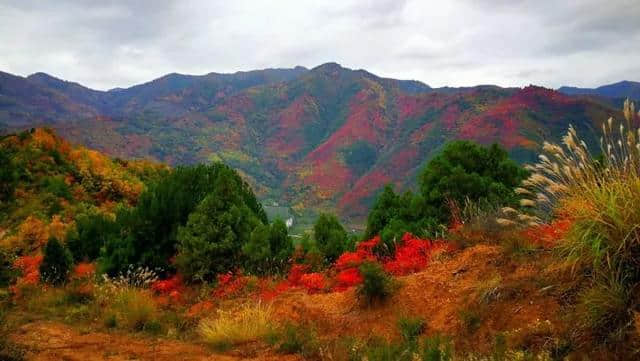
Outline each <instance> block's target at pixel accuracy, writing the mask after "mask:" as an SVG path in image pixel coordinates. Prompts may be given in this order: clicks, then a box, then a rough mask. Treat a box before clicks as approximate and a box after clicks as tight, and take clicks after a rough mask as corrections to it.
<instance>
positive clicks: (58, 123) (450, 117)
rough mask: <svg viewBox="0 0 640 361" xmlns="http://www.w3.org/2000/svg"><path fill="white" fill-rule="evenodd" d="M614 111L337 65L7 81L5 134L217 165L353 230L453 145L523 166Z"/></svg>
mask: <svg viewBox="0 0 640 361" xmlns="http://www.w3.org/2000/svg"><path fill="white" fill-rule="evenodd" d="M610 115H618V112H617V111H616V110H614V108H613V107H611V106H610V105H608V103H607V102H605V101H598V100H597V99H589V98H573V97H569V96H567V95H564V94H562V93H559V92H555V91H553V90H549V89H544V88H540V87H534V86H530V87H526V88H524V89H518V88H500V87H495V86H478V87H471V88H430V87H429V86H427V85H425V84H423V83H420V82H415V81H401V80H394V79H386V78H380V77H378V76H376V75H374V74H371V73H369V72H366V71H364V70H351V69H347V68H344V67H342V66H340V65H339V64H335V63H327V64H324V65H321V66H318V67H316V68H313V69H311V70H307V69H305V68H301V67H297V68H294V69H271V70H263V71H252V72H245V73H235V74H215V73H211V74H208V75H204V76H187V75H179V74H171V75H167V76H165V77H162V78H160V79H157V80H154V81H152V82H149V83H146V84H142V85H138V86H134V87H131V88H128V89H116V90H111V91H107V92H100V91H94V90H90V89H87V88H84V87H82V86H81V85H79V84H75V83H69V82H64V81H61V80H58V79H55V78H52V77H50V76H48V75H45V74H41V73H39V74H34V75H32V76H30V77H28V78H21V77H15V76H11V75H9V74H2V78H1V79H0V124H4V125H5V126H6V128H8V129H16V128H25V127H31V126H34V125H47V126H51V127H52V128H54V129H56V130H57V131H58V132H60V134H62V135H63V136H64V137H66V138H68V139H70V140H71V141H73V142H77V143H80V144H83V145H85V146H88V147H91V148H94V149H97V150H99V151H102V152H105V153H107V154H110V155H113V156H117V157H120V158H124V159H131V158H151V159H155V160H158V161H163V162H168V163H169V164H191V163H197V162H202V161H207V160H223V161H224V162H226V163H228V164H230V165H231V166H233V167H234V168H236V169H238V170H240V171H241V172H242V173H243V174H244V175H245V176H246V178H247V179H248V180H249V181H250V183H251V184H252V185H253V186H254V189H255V190H256V192H257V194H258V195H259V196H260V197H261V198H263V199H274V200H277V201H278V202H279V203H282V204H286V205H289V206H292V207H293V209H294V210H296V211H298V212H301V213H305V212H309V211H310V210H319V209H327V210H334V211H337V212H339V213H340V215H341V216H343V217H344V218H346V219H350V220H354V221H356V222H357V221H359V220H361V219H362V217H363V216H364V214H365V213H366V210H367V208H368V206H370V204H371V201H372V200H373V198H374V197H375V195H376V194H377V192H379V190H380V189H381V187H382V186H383V185H384V184H386V183H389V182H391V183H394V184H396V185H397V186H398V187H399V188H400V189H407V188H409V187H412V186H413V180H414V179H416V177H415V175H416V172H417V171H418V170H419V169H421V167H422V166H423V165H424V164H425V162H426V161H427V160H428V159H430V158H431V157H432V156H433V155H434V154H435V152H437V151H438V150H439V149H440V147H441V146H442V145H443V144H444V143H446V142H447V141H450V140H453V139H470V140H475V141H478V142H480V143H484V144H486V143H490V142H496V141H497V142H499V143H501V144H502V145H504V146H505V147H506V148H507V149H508V150H509V153H510V154H511V156H512V157H514V158H515V159H517V160H519V161H521V162H526V161H531V160H533V159H535V151H536V150H537V149H539V144H540V143H541V141H542V140H544V139H555V140H557V136H558V134H561V132H562V131H563V130H564V129H565V128H566V126H567V125H568V124H569V123H572V124H574V125H575V126H576V127H577V128H578V130H579V131H581V132H582V133H583V134H587V135H588V134H591V129H593V128H597V127H599V125H598V124H597V123H596V122H595V120H594V119H606V118H608V117H609V116H610ZM589 139H591V138H589ZM591 140H593V139H591Z"/></svg>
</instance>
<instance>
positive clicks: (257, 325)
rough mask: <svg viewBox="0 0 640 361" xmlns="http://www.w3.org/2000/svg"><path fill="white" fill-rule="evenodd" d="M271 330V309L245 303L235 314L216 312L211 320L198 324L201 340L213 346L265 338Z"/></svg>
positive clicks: (259, 304)
mask: <svg viewBox="0 0 640 361" xmlns="http://www.w3.org/2000/svg"><path fill="white" fill-rule="evenodd" d="M272 328H273V322H272V311H271V307H270V306H268V305H264V304H262V303H259V302H258V303H247V304H245V305H243V306H242V307H240V309H238V310H236V311H235V312H232V311H223V310H218V314H217V315H216V316H215V317H212V318H206V319H204V320H202V321H201V322H200V325H199V326H198V331H199V333H200V335H201V336H202V338H203V339H204V340H205V341H206V342H207V343H210V344H212V345H214V346H217V347H220V346H224V345H237V344H241V343H245V342H249V341H255V340H258V339H261V338H263V337H265V336H266V335H267V334H269V332H270V331H271V330H272Z"/></svg>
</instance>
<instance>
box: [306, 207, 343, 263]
mask: <svg viewBox="0 0 640 361" xmlns="http://www.w3.org/2000/svg"><path fill="white" fill-rule="evenodd" d="M313 234H314V238H315V243H316V246H317V247H318V249H319V250H320V252H322V254H323V255H324V257H325V259H326V260H327V261H328V262H330V263H331V262H334V261H335V260H336V259H337V258H338V257H339V256H340V255H341V254H342V253H343V252H344V251H345V250H347V244H348V236H347V231H345V229H344V227H343V226H342V224H340V221H339V220H338V218H336V216H334V215H333V214H326V213H322V214H320V217H318V219H317V220H316V223H315V224H314V226H313Z"/></svg>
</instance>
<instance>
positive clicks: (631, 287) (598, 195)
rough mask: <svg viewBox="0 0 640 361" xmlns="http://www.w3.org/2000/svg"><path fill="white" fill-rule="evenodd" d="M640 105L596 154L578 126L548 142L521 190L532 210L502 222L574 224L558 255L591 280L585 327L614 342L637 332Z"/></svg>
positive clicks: (583, 297) (607, 131) (614, 125)
mask: <svg viewBox="0 0 640 361" xmlns="http://www.w3.org/2000/svg"><path fill="white" fill-rule="evenodd" d="M638 118H639V116H638V114H636V112H635V108H634V104H633V103H631V102H629V101H628V100H627V101H626V102H625V103H624V120H623V121H622V122H617V121H616V120H614V119H613V118H609V119H608V120H607V121H606V122H604V123H603V124H602V127H601V130H602V136H601V138H600V145H601V147H600V148H601V149H600V153H601V154H600V155H598V156H594V153H592V152H591V151H590V150H589V149H588V147H587V145H586V143H585V142H584V141H583V140H582V139H581V138H580V136H579V135H578V133H577V131H576V130H575V128H573V127H572V126H570V127H569V130H568V132H567V134H566V135H565V136H564V137H563V139H562V145H558V144H551V143H545V144H544V147H543V150H544V153H543V154H541V155H540V157H539V158H540V160H539V162H538V163H537V164H535V165H531V166H528V169H529V170H530V171H532V174H531V176H530V177H529V178H528V179H527V180H525V181H524V182H523V184H522V187H521V188H518V189H517V190H516V192H517V193H519V194H520V195H522V196H523V199H522V201H521V206H522V207H524V208H529V209H530V210H531V212H526V213H517V212H513V210H511V209H509V210H506V211H507V212H506V213H508V214H509V216H508V217H505V219H503V220H502V221H501V222H502V223H504V224H507V223H508V222H512V223H513V222H520V223H526V224H530V225H534V224H539V223H540V222H543V220H544V219H548V218H549V217H563V218H567V219H570V220H571V221H572V225H571V227H570V229H569V232H568V234H567V235H566V236H565V237H564V240H562V241H561V242H559V244H558V245H557V247H556V248H557V251H558V253H559V254H560V255H561V256H562V258H563V259H564V260H565V261H566V262H567V263H568V264H569V265H570V266H571V267H572V269H573V270H574V271H575V275H578V276H584V278H585V284H586V286H585V287H584V288H583V290H582V292H581V294H580V295H579V297H578V305H577V307H576V311H577V315H578V317H579V318H580V323H581V324H582V325H583V328H585V329H587V330H589V331H591V333H592V334H593V335H596V336H599V337H600V338H601V341H611V336H612V335H617V336H616V337H615V338H616V339H620V337H619V335H620V334H625V333H626V330H627V329H630V327H629V325H630V324H631V318H632V314H633V312H634V311H637V308H638V302H637V301H634V300H637V299H638V296H639V292H638V286H639V285H640V129H639V127H638V125H639V119H638Z"/></svg>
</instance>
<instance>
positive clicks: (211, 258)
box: [176, 175, 263, 281]
mask: <svg viewBox="0 0 640 361" xmlns="http://www.w3.org/2000/svg"><path fill="white" fill-rule="evenodd" d="M232 180H233V178H232V177H230V175H227V176H222V177H218V178H217V179H216V180H215V181H214V191H213V192H212V193H210V194H209V195H208V196H207V197H206V198H205V199H204V200H203V201H202V203H201V204H200V205H198V207H197V208H196V210H195V211H194V212H193V213H192V214H190V215H189V220H188V221H187V224H186V226H184V227H180V229H179V231H178V242H179V243H178V255H177V258H176V265H177V267H178V269H179V270H180V271H181V272H182V273H183V274H184V275H185V276H186V277H187V278H189V279H191V280H198V281H208V280H211V279H213V277H214V276H215V275H216V274H218V273H224V272H227V271H230V270H232V269H234V268H235V267H237V266H238V265H241V264H242V258H241V256H242V254H241V250H242V247H243V245H244V244H245V243H246V242H248V241H249V240H250V238H251V234H252V232H253V231H254V229H255V228H256V227H257V226H258V225H260V224H263V222H262V220H261V218H260V215H258V214H256V212H255V211H254V210H252V209H251V208H250V207H249V205H247V204H246V203H245V202H244V199H243V195H242V192H241V190H240V189H239V188H238V187H237V184H236V183H235V182H233V181H232Z"/></svg>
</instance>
